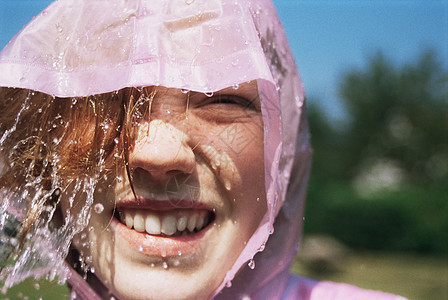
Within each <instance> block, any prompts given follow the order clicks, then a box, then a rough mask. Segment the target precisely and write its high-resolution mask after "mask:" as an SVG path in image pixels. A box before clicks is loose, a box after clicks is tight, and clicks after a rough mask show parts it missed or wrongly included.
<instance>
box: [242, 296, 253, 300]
mask: <svg viewBox="0 0 448 300" xmlns="http://www.w3.org/2000/svg"><path fill="white" fill-rule="evenodd" d="M241 300H251V298H250V296H248V295H244V296H243V297H241Z"/></svg>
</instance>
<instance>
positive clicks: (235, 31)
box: [0, 0, 403, 300]
mask: <svg viewBox="0 0 448 300" xmlns="http://www.w3.org/2000/svg"><path fill="white" fill-rule="evenodd" d="M251 80H257V83H258V88H259V94H260V98H261V103H262V114H263V118H264V129H265V130H264V131H265V157H264V162H265V170H266V174H265V186H266V193H267V201H268V211H267V213H266V215H265V216H264V218H263V220H262V222H261V224H260V225H259V227H258V229H257V230H256V232H255V233H254V234H253V236H252V238H251V239H250V240H249V242H248V243H247V245H246V247H245V249H244V250H243V251H242V253H241V254H240V256H239V258H238V259H237V261H236V262H235V264H234V265H233V267H232V268H231V269H230V270H228V272H227V275H226V277H225V279H224V281H223V282H222V285H221V286H220V287H219V288H218V289H217V290H216V291H215V293H214V296H215V298H216V299H303V300H306V299H327V300H332V299H341V300H342V299H343V300H348V299H376V300H377V299H396V300H398V299H403V298H401V297H396V296H392V295H388V294H384V293H379V292H373V291H365V290H361V289H358V288H356V287H353V286H350V285H345V284H337V283H331V282H317V281H313V280H310V279H306V278H301V277H298V276H294V275H291V274H290V272H289V268H290V265H291V263H292V262H293V260H294V258H295V256H296V252H297V250H298V249H299V241H300V237H301V230H302V229H301V226H302V217H303V209H304V199H305V194H306V186H307V181H308V175H309V171H310V164H311V147H310V142H309V134H308V127H307V121H306V117H305V111H304V100H305V96H304V89H303V86H302V83H301V80H300V77H299V74H298V71H297V68H296V65H295V62H294V59H293V56H292V54H291V50H290V48H289V46H288V43H287V40H286V37H285V34H284V31H283V28H282V25H281V23H280V21H279V19H278V16H277V14H276V11H275V8H274V6H273V4H272V3H271V1H270V0H257V1H255V0H254V1H239V0H207V1H199V0H196V1H188V0H169V1H164V0H157V1H154V0H151V1H149V0H127V1H125V0H95V1H92V0H59V1H56V2H54V3H53V4H52V5H50V6H49V7H48V8H47V9H45V10H44V11H43V12H42V13H41V14H40V15H38V16H37V17H36V18H35V19H33V20H32V21H31V22H30V23H29V24H28V25H27V26H26V27H25V28H24V29H23V30H22V31H21V32H20V33H19V34H18V35H17V36H16V37H15V38H14V39H13V40H12V41H11V42H10V43H9V44H8V45H7V46H6V47H5V48H4V49H3V51H2V52H1V54H0V86H3V87H16V88H24V89H30V90H36V91H40V92H44V93H47V94H50V95H55V96H59V97H73V96H87V95H94V94H100V93H106V92H111V91H116V90H119V89H121V88H124V87H138V86H150V85H161V86H165V87H173V88H180V89H188V90H193V91H198V92H204V93H208V92H213V91H218V90H220V89H223V88H226V87H230V86H236V85H238V84H241V83H244V82H248V81H251ZM248 262H250V266H251V267H249V266H248ZM69 282H70V283H71V285H72V286H73V288H74V290H76V291H77V292H78V295H80V296H81V297H85V298H94V297H95V296H94V295H93V294H92V293H91V291H88V289H89V286H88V285H87V284H86V283H85V282H84V281H83V280H82V279H81V277H79V276H77V275H76V274H72V276H71V277H70V279H69Z"/></svg>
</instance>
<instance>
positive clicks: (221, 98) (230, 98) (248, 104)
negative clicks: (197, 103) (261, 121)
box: [204, 94, 259, 111]
mask: <svg viewBox="0 0 448 300" xmlns="http://www.w3.org/2000/svg"><path fill="white" fill-rule="evenodd" d="M204 105H235V106H238V107H239V108H244V109H250V110H254V111H258V110H259V109H258V108H257V106H256V105H255V104H254V102H253V101H251V100H249V99H247V98H244V97H241V96H238V95H228V94H222V95H220V94H218V95H215V96H212V97H210V98H209V99H206V100H205V103H204ZM235 108H236V107H235Z"/></svg>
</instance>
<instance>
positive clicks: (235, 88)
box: [232, 84, 240, 90]
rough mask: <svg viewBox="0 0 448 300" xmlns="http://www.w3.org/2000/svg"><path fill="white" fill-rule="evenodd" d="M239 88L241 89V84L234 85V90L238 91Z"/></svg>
mask: <svg viewBox="0 0 448 300" xmlns="http://www.w3.org/2000/svg"><path fill="white" fill-rule="evenodd" d="M239 87H240V85H239V84H234V85H232V88H233V89H234V90H237V89H238V88H239Z"/></svg>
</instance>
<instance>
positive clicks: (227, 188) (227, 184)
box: [224, 181, 232, 191]
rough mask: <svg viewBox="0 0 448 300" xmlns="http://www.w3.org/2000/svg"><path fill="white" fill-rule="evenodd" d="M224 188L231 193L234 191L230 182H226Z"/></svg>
mask: <svg viewBox="0 0 448 300" xmlns="http://www.w3.org/2000/svg"><path fill="white" fill-rule="evenodd" d="M224 186H225V188H226V190H228V191H230V190H231V189H232V185H231V184H230V181H226V182H225V183H224Z"/></svg>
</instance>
